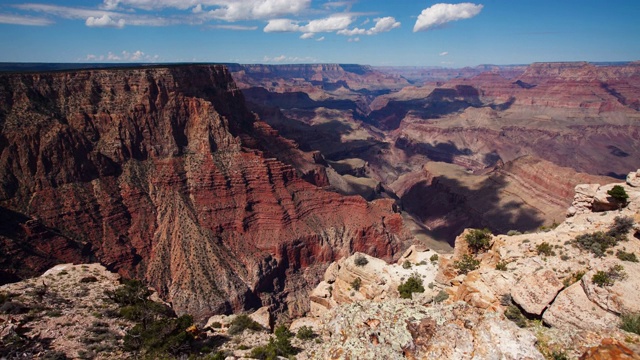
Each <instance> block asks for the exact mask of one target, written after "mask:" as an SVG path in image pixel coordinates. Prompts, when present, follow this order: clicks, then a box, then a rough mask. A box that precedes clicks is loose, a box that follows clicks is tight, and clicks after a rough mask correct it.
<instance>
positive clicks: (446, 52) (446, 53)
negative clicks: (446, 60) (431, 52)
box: [438, 51, 449, 56]
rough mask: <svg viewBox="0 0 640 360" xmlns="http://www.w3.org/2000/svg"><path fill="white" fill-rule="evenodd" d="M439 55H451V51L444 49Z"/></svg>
mask: <svg viewBox="0 0 640 360" xmlns="http://www.w3.org/2000/svg"><path fill="white" fill-rule="evenodd" d="M438 55H440V56H447V55H449V52H448V51H443V52H441V53H440V54H438Z"/></svg>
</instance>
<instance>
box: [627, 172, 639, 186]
mask: <svg viewBox="0 0 640 360" xmlns="http://www.w3.org/2000/svg"><path fill="white" fill-rule="evenodd" d="M627 185H629V186H632V187H640V169H638V170H636V171H632V172H630V173H629V175H627Z"/></svg>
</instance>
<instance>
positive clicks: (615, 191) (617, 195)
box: [607, 185, 629, 203]
mask: <svg viewBox="0 0 640 360" xmlns="http://www.w3.org/2000/svg"><path fill="white" fill-rule="evenodd" d="M607 195H609V196H611V197H612V198H614V199H616V200H617V201H619V202H621V203H626V202H627V199H628V198H629V194H627V192H626V191H625V190H624V188H623V187H622V186H620V185H615V186H614V187H613V188H611V190H609V191H607Z"/></svg>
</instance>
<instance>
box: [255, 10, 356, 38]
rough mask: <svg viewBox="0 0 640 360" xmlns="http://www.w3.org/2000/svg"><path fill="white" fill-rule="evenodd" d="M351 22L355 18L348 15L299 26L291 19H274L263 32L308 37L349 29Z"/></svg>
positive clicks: (313, 21)
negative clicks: (300, 33)
mask: <svg viewBox="0 0 640 360" xmlns="http://www.w3.org/2000/svg"><path fill="white" fill-rule="evenodd" d="M351 22H353V18H352V17H351V16H348V15H333V16H329V17H327V18H323V19H317V20H311V21H309V22H308V23H307V24H306V25H298V21H293V20H290V19H274V20H269V22H268V23H267V25H266V26H265V27H264V30H263V31H264V32H303V33H305V35H306V34H315V33H320V32H334V31H337V30H342V29H345V28H346V27H348V26H349V25H350V24H351ZM305 35H303V36H305ZM309 37H311V35H306V37H304V38H303V39H308V38H309Z"/></svg>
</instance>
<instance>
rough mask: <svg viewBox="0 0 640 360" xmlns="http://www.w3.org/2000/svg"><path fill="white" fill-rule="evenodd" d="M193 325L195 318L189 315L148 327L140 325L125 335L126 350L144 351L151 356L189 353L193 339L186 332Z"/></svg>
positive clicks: (158, 322)
mask: <svg viewBox="0 0 640 360" xmlns="http://www.w3.org/2000/svg"><path fill="white" fill-rule="evenodd" d="M192 324H193V318H192V317H191V316H189V315H183V316H181V317H179V318H175V319H166V318H165V319H159V320H154V321H151V322H149V323H148V324H146V325H145V324H138V325H136V326H134V327H133V328H132V329H131V330H129V331H128V332H127V334H126V335H125V337H124V347H125V350H127V351H134V350H135V351H142V352H143V353H145V354H148V355H150V356H154V355H155V356H160V354H172V355H177V354H180V353H183V352H187V351H188V350H189V349H190V347H191V342H192V341H193V337H192V336H191V334H189V333H188V332H187V331H186V330H187V328H189V327H190V326H191V325H192Z"/></svg>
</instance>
